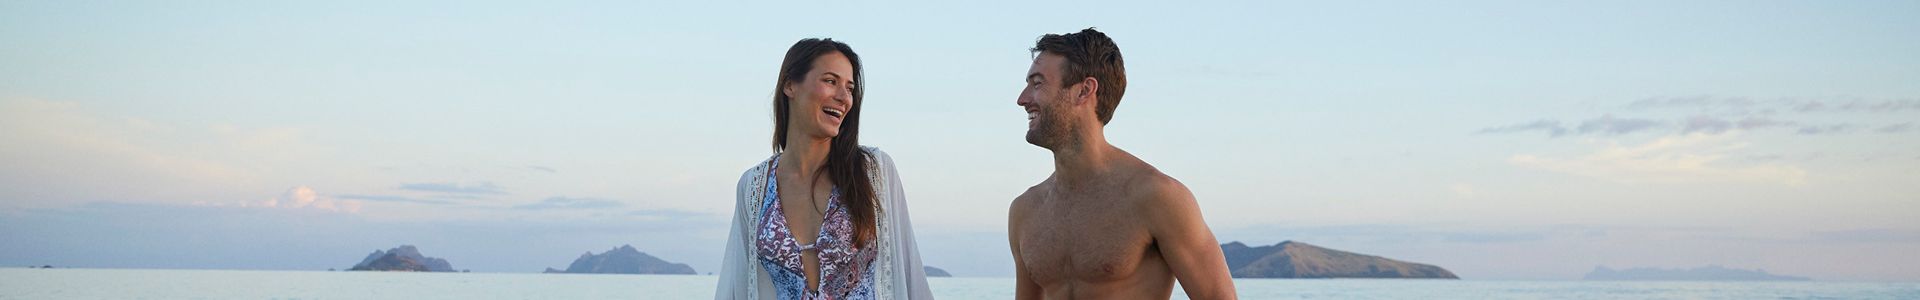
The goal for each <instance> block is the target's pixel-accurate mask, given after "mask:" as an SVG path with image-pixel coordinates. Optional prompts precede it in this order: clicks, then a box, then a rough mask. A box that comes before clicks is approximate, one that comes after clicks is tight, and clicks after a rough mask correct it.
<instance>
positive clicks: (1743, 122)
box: [1680, 116, 1794, 134]
mask: <svg viewBox="0 0 1920 300" xmlns="http://www.w3.org/2000/svg"><path fill="white" fill-rule="evenodd" d="M1793 124H1794V122H1789V121H1781V120H1775V119H1771V118H1765V117H1747V118H1745V119H1740V120H1738V121H1733V120H1725V119H1720V118H1715V117H1711V116H1693V117H1689V118H1687V120H1686V121H1684V122H1681V125H1680V133H1695V132H1704V133H1711V134H1720V133H1724V132H1727V131H1728V130H1733V129H1739V130H1753V129H1761V128H1767V127H1784V126H1792V125H1793Z"/></svg>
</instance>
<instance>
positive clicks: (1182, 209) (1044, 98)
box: [1007, 28, 1235, 299]
mask: <svg viewBox="0 0 1920 300" xmlns="http://www.w3.org/2000/svg"><path fill="white" fill-rule="evenodd" d="M1031 51H1033V52H1034V53H1035V54H1036V55H1035V56H1034V59H1033V65H1032V66H1031V67H1029V69H1028V71H1027V85H1026V88H1025V89H1024V90H1022V91H1021V92H1020V100H1019V102H1018V103H1019V104H1020V107H1023V108H1025V109H1026V111H1027V142H1028V143H1032V144H1034V145H1036V146H1040V147H1041V148H1046V149H1047V150H1050V151H1053V167H1054V171H1053V175H1052V176H1048V177H1047V179H1046V180H1045V181H1041V182H1040V184H1039V185H1035V186H1033V187H1032V188H1028V189H1027V191H1026V193H1023V194H1021V195H1020V197H1019V198H1015V199H1014V200H1013V205H1012V208H1010V209H1009V211H1010V212H1009V213H1008V217H1007V243H1008V244H1009V245H1010V246H1012V250H1013V263H1014V269H1015V272H1016V273H1015V276H1014V278H1015V280H1016V282H1017V287H1016V290H1015V293H1016V295H1017V296H1016V297H1017V298H1018V299H1149V298H1151V299H1167V298H1169V297H1170V296H1172V293H1173V283H1174V281H1175V280H1179V282H1180V286H1181V287H1184V288H1185V289H1186V293H1187V296H1189V297H1191V298H1193V299H1234V298H1235V295H1234V291H1233V280H1232V276H1231V275H1230V274H1229V273H1228V271H1227V262H1226V258H1225V257H1224V256H1223V255H1221V253H1220V244H1219V243H1218V242H1216V241H1215V240H1214V238H1213V232H1212V231H1211V230H1209V229H1207V224H1206V222H1205V220H1203V219H1201V217H1200V206H1199V205H1198V204H1197V203H1195V202H1194V199H1193V193H1191V192H1188V191H1187V187H1186V186H1185V185H1182V184H1180V181H1178V180H1174V179H1173V177H1168V176H1167V175H1166V174H1162V173H1160V171H1159V170H1156V169H1154V168H1153V166H1152V165H1148V164H1147V163H1146V162H1145V161H1141V160H1140V159H1139V158H1136V157H1134V156H1133V155H1132V154H1128V153H1127V151H1124V150H1120V148H1118V147H1114V146H1113V145H1110V144H1107V139H1106V135H1105V133H1104V132H1103V130H1104V127H1105V126H1106V124H1107V121H1109V120H1112V119H1113V111H1114V108H1115V107H1116V106H1118V105H1119V104H1120V96H1121V94H1123V93H1124V92H1125V91H1126V86H1127V76H1126V68H1125V66H1124V64H1123V60H1122V59H1121V57H1120V48H1119V47H1118V46H1116V45H1114V43H1113V40H1112V39H1108V38H1107V36H1106V34H1104V33H1100V32H1099V31H1095V30H1093V29H1092V28H1089V29H1086V30H1081V31H1080V32H1078V33H1070V34H1065V35H1058V34H1048V35H1046V36H1042V37H1040V41H1039V42H1037V43H1036V45H1035V46H1034V48H1033V49H1031Z"/></svg>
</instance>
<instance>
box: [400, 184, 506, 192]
mask: <svg viewBox="0 0 1920 300" xmlns="http://www.w3.org/2000/svg"><path fill="white" fill-rule="evenodd" d="M400 189H402V190H409V191H421V192H435V193H451V194H469V195H505V194H507V192H506V191H504V190H502V189H501V188H500V186H499V185H495V184H493V183H492V182H480V183H476V184H470V185H462V184H459V183H453V182H444V183H442V182H433V183H406V184H401V185H400Z"/></svg>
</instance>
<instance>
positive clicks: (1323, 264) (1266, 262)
mask: <svg viewBox="0 0 1920 300" xmlns="http://www.w3.org/2000/svg"><path fill="white" fill-rule="evenodd" d="M1220 250H1221V251H1223V252H1225V253H1226V256H1227V268H1228V270H1230V271H1231V272H1232V273H1233V277H1234V278H1430V279H1460V277H1458V276H1454V275H1453V272H1449V271H1447V269H1442V268H1440V267H1438V266H1433V265H1427V264H1418V263H1411V262H1404V261H1398V260H1393V259H1388V258H1385V257H1379V256H1373V255H1366V254H1359V253H1353V252H1346V251H1340V250H1333V249H1327V248H1323V247H1320V246H1314V245H1309V244H1307V243H1301V242H1295V241H1284V242H1280V243H1279V244H1274V245H1272V246H1260V247H1247V245H1246V244H1241V243H1240V242H1237V241H1236V242H1232V243H1226V244H1221V245H1220Z"/></svg>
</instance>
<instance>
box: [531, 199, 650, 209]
mask: <svg viewBox="0 0 1920 300" xmlns="http://www.w3.org/2000/svg"><path fill="white" fill-rule="evenodd" d="M626 206H627V205H626V203H622V202H620V201H614V200H607V199H599V198H572V197H551V198H547V199H546V200H540V202H536V203H530V204H522V205H516V206H514V207H513V208H514V209H527V210H542V209H603V208H621V207H626Z"/></svg>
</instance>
